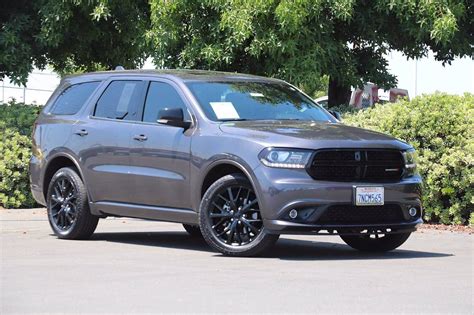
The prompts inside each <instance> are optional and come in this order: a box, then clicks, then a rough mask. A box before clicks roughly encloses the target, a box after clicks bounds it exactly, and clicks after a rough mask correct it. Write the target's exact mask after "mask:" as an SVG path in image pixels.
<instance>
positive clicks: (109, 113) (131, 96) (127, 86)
mask: <svg viewBox="0 0 474 315" xmlns="http://www.w3.org/2000/svg"><path fill="white" fill-rule="evenodd" d="M142 84H143V82H142V81H113V82H112V83H110V84H109V86H108V87H107V89H106V90H105V91H104V93H103V94H102V96H101V97H100V99H99V100H98V101H97V105H96V107H95V112H94V116H97V117H104V118H112V119H124V120H133V119H134V118H135V117H136V114H137V104H138V101H139V99H140V93H141V89H142Z"/></svg>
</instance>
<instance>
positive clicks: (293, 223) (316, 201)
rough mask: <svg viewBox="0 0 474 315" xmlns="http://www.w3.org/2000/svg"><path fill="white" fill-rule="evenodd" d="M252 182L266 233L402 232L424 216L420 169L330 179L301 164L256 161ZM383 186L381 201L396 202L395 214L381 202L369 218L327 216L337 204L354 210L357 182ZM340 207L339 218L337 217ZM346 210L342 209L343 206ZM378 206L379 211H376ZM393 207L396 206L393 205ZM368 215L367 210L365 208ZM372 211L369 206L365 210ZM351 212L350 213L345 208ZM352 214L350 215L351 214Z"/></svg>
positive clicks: (394, 203)
mask: <svg viewBox="0 0 474 315" xmlns="http://www.w3.org/2000/svg"><path fill="white" fill-rule="evenodd" d="M254 174H255V178H256V179H257V183H256V184H255V186H257V187H256V189H257V190H258V197H259V205H260V210H261V213H262V217H263V220H264V225H265V228H266V230H267V231H268V232H269V233H275V234H316V233H322V232H326V233H328V234H358V233H360V232H361V231H368V232H371V231H372V232H373V231H384V232H385V233H403V232H411V231H414V230H416V228H417V226H419V225H420V224H421V223H422V222H423V221H422V219H421V217H422V204H421V184H422V180H421V177H420V176H419V175H415V176H411V177H408V178H404V179H402V180H400V181H398V182H387V183H366V182H331V181H317V180H314V179H312V178H311V177H310V176H309V175H308V174H307V173H306V171H305V170H292V169H277V168H269V167H266V166H263V165H262V166H259V167H257V168H256V169H254ZM371 185H372V186H383V187H384V198H385V205H386V206H387V207H392V210H393V207H396V208H397V209H399V211H400V213H399V214H398V215H397V216H392V217H384V212H383V211H384V208H383V207H379V209H378V213H377V214H378V218H380V221H377V220H378V219H377V218H372V217H368V220H367V221H364V219H362V220H357V218H355V219H356V220H353V221H350V220H349V221H348V222H344V212H342V219H339V220H337V221H335V222H331V221H330V220H329V221H328V219H327V218H326V220H324V221H323V222H321V218H323V217H324V214H325V212H326V211H330V209H331V208H334V207H336V208H337V207H339V208H341V209H347V211H355V210H358V209H359V207H355V206H353V200H354V187H355V186H371ZM412 207H415V208H416V209H417V210H418V211H417V215H416V216H414V217H413V216H410V215H409V213H408V209H410V208H412ZM292 209H296V210H298V213H302V214H303V215H302V216H300V217H298V218H297V219H291V218H290V217H289V212H290V210H292ZM341 209H338V210H339V218H340V217H341V211H340V210H341ZM343 211H346V210H343ZM380 211H382V212H380ZM393 211H395V210H393ZM365 213H366V215H367V211H365ZM369 213H370V212H369ZM348 215H351V216H352V217H353V216H354V213H348ZM353 219H354V218H353Z"/></svg>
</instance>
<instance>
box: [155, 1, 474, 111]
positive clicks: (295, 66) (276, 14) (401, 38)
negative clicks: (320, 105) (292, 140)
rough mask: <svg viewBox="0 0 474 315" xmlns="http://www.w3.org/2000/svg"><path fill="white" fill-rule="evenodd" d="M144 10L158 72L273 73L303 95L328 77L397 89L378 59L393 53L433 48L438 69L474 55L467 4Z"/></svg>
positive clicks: (163, 5)
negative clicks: (148, 17) (441, 64)
mask: <svg viewBox="0 0 474 315" xmlns="http://www.w3.org/2000/svg"><path fill="white" fill-rule="evenodd" d="M150 3H151V23H152V30H151V31H150V32H149V33H148V37H149V38H150V39H151V41H152V43H153V45H152V47H153V48H154V51H153V55H154V57H155V60H156V61H157V64H161V65H163V66H166V67H178V68H181V67H184V68H198V69H215V70H225V71H238V72H247V73H253V74H260V75H266V76H274V77H279V78H282V79H285V80H288V81H290V82H291V83H293V84H296V85H298V86H300V87H303V88H305V87H307V86H310V85H312V84H314V82H318V81H320V78H321V77H322V76H323V75H326V76H328V77H329V81H330V82H334V83H337V84H334V86H336V87H337V89H343V90H345V91H346V92H347V90H348V89H349V88H350V86H351V85H352V86H361V85H362V84H363V83H365V82H368V81H370V82H374V83H376V84H377V85H378V86H380V87H384V88H389V87H393V86H394V85H396V78H395V77H394V76H392V75H391V74H390V73H389V72H388V69H387V66H388V63H387V60H386V59H385V58H384V56H385V55H386V54H387V52H389V51H391V50H400V51H402V52H403V53H405V54H406V55H407V56H408V57H411V58H414V57H421V56H424V55H426V53H427V52H428V50H429V49H431V50H433V51H434V53H435V57H436V58H437V59H438V60H441V61H443V62H449V61H450V60H452V59H453V58H454V57H455V56H472V55H473V47H474V46H473V45H472V44H473V37H472V33H471V29H472V25H471V23H472V18H471V17H472V16H473V15H474V6H472V5H470V1H467V0H466V1H445V0H434V1H418V0H377V1H361V0H359V1H357V0H332V1H329V0H317V1H314V0H299V1H288V0H258V1H255V0H221V1H187V0H175V1H167V0H151V1H150ZM309 90H312V89H311V88H309ZM336 92H337V91H336ZM332 94H334V95H336V96H337V95H338V93H331V92H330V93H329V97H330V100H329V102H330V104H331V105H335V104H336V103H338V102H337V100H335V99H334V100H331V98H332V97H333V96H331V95H332ZM345 94H347V93H345ZM339 103H344V101H342V102H339Z"/></svg>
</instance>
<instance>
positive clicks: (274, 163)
mask: <svg viewBox="0 0 474 315" xmlns="http://www.w3.org/2000/svg"><path fill="white" fill-rule="evenodd" d="M310 157H311V151H305V150H291V149H275V148H267V149H265V150H263V151H262V152H261V153H260V155H259V158H260V161H262V163H263V164H264V165H266V166H269V167H278V168H305V167H306V164H308V161H309V158H310Z"/></svg>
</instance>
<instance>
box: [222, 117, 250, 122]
mask: <svg viewBox="0 0 474 315" xmlns="http://www.w3.org/2000/svg"><path fill="white" fill-rule="evenodd" d="M247 120H250V119H246V118H229V119H219V121H220V122H227V121H247Z"/></svg>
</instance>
